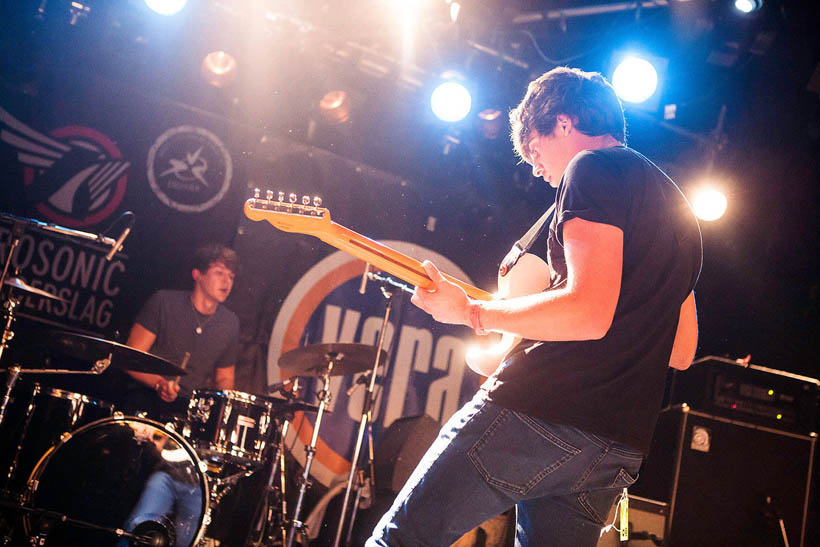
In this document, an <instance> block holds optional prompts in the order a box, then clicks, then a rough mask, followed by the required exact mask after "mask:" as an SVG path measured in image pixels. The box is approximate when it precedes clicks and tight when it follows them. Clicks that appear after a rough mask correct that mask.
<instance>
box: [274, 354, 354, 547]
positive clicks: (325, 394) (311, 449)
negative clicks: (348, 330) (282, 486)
mask: <svg viewBox="0 0 820 547" xmlns="http://www.w3.org/2000/svg"><path fill="white" fill-rule="evenodd" d="M308 347H310V346H308ZM299 349H301V348H299ZM334 349H336V350H338V349H341V348H334ZM288 355H295V354H294V352H293V351H291V352H288V353H286V354H285V355H283V356H282V358H284V357H287V356H288ZM282 358H280V361H279V366H280V367H281V368H283V369H285V370H287V369H286V367H283V366H282ZM344 358H345V354H344V353H343V352H341V351H334V350H333V349H330V350H328V351H326V352H325V353H324V354H323V359H324V361H326V363H327V364H325V363H322V369H323V371H322V374H321V375H320V376H319V379H320V380H321V382H322V389H321V390H319V392H317V393H316V398H317V399H318V400H319V411H318V412H317V414H316V424H315V425H314V427H313V436H312V437H311V439H310V444H309V445H308V446H306V447H305V454H306V455H305V469H304V473H302V477H301V480H300V481H299V495H298V497H297V498H296V508H295V509H294V511H293V518H292V519H291V521H290V531H289V533H288V542H287V547H293V541H294V539H296V534H297V533H300V534H304V533H305V524H304V523H303V522H302V521H300V520H299V517H300V515H301V512H302V503H303V501H304V498H305V493H306V492H307V489H308V487H309V486H310V485H311V481H310V468H311V466H312V465H313V457H314V456H315V455H316V441H317V440H318V439H319V427H321V425H322V416H323V415H324V412H325V407H326V406H327V405H328V404H330V400H331V395H330V392H329V391H328V390H327V387H328V384H329V383H330V375H331V373H333V367H334V366H335V365H336V364H337V363H338V362H343V360H344ZM292 361H298V362H299V363H300V365H302V364H304V360H301V359H295V358H294V359H292ZM289 362H291V361H288V360H287V359H286V360H285V363H289ZM314 363H315V361H314ZM302 368H304V369H305V370H304V371H303V372H307V371H311V372H317V371H318V368H319V367H317V366H315V365H314V364H311V365H310V366H307V367H302Z"/></svg>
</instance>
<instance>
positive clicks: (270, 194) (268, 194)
mask: <svg viewBox="0 0 820 547" xmlns="http://www.w3.org/2000/svg"><path fill="white" fill-rule="evenodd" d="M265 198H266V199H267V200H268V201H273V190H268V191H266V192H265Z"/></svg>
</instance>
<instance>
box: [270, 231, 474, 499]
mask: <svg viewBox="0 0 820 547" xmlns="http://www.w3.org/2000/svg"><path fill="white" fill-rule="evenodd" d="M385 243H386V244H387V245H389V246H390V247H392V248H394V249H396V250H399V251H401V252H404V253H405V254H408V255H410V256H418V255H424V256H425V257H427V258H431V259H432V260H434V261H435V262H436V263H437V264H438V265H439V266H440V267H442V268H443V269H444V270H445V271H447V272H451V273H453V274H454V275H455V276H456V277H458V278H460V279H464V280H465V281H468V282H469V279H468V278H467V277H466V275H465V274H464V272H462V271H461V269H460V268H458V266H456V265H455V264H453V263H452V262H451V261H450V260H448V259H446V258H445V257H443V256H441V255H439V254H437V253H435V252H433V251H430V250H428V249H425V248H423V247H419V246H416V245H412V244H409V243H406V242H402V241H388V242H385ZM363 271H364V263H363V262H362V261H360V260H358V259H356V258H354V257H351V256H350V255H347V254H345V253H342V252H341V251H339V252H336V253H333V254H331V255H329V256H327V257H325V258H324V259H322V260H321V261H319V262H318V263H317V264H316V265H314V266H313V267H312V268H310V269H309V270H308V271H307V272H306V273H305V274H304V275H303V276H302V277H301V279H300V280H299V281H298V282H297V283H296V284H295V285H294V287H293V289H291V291H290V293H289V294H288V296H287V297H286V298H285V300H284V302H283V303H282V307H281V308H280V310H279V313H278V314H277V316H276V320H275V322H274V325H273V328H272V330H271V337H270V343H269V346H268V383H275V382H278V381H280V380H282V379H284V378H285V377H287V376H289V375H288V374H287V373H285V372H284V371H282V370H280V369H279V367H278V365H277V363H278V361H279V357H280V356H281V355H282V354H284V353H287V352H288V351H290V350H292V349H295V348H297V347H299V346H300V345H301V343H302V342H303V341H304V340H305V338H308V339H309V340H310V341H311V342H321V341H333V342H336V341H339V342H354V341H355V342H359V343H364V344H367V345H376V344H377V340H378V337H379V332H380V330H381V328H382V320H383V315H384V306H385V299H384V297H383V296H382V295H381V293H380V291H379V289H377V288H376V287H375V286H372V285H371V284H370V283H372V282H369V284H368V286H367V294H366V295H365V296H362V295H360V294H358V287H359V283H360V281H359V280H360V279H361V276H362V273H363ZM403 307H404V308H405V310H406V311H405V313H403V314H402V315H403V316H404V320H403V321H402V324H401V325H400V328H396V325H395V324H394V322H395V321H396V317H392V318H391V324H390V325H388V327H387V329H386V340H385V348H388V347H390V341H391V340H392V339H393V338H394V337H395V338H396V343H395V344H394V349H395V352H394V353H393V354H392V355H391V356H390V360H389V363H386V364H385V365H384V368H382V367H380V372H379V376H384V378H383V380H382V381H381V383H382V386H381V388H380V389H379V390H378V395H379V396H378V398H377V400H376V402H375V407H374V408H375V410H374V415H373V420H374V424H373V425H374V426H375V434H376V435H379V434H381V433H382V431H383V430H384V428H386V427H387V426H389V425H390V423H392V421H394V420H395V419H397V418H400V417H404V416H406V415H418V414H428V415H430V416H432V417H433V418H434V419H436V420H438V421H441V422H443V421H444V420H446V419H447V418H449V416H450V415H452V414H453V413H454V412H455V411H456V410H457V409H458V407H459V405H461V404H462V403H463V402H464V401H465V400H466V399H467V398H468V397H469V396H470V395H472V392H473V391H474V390H475V388H477V387H478V384H479V377H478V376H477V375H474V374H472V373H470V372H469V371H468V370H467V367H466V365H465V363H464V353H465V352H466V345H467V340H466V339H464V338H465V331H464V329H462V328H459V327H454V326H451V325H440V324H437V323H435V322H434V321H433V320H432V318H429V316H427V315H426V314H424V313H423V312H422V311H421V310H417V309H416V308H415V307H413V306H412V304H410V302H409V298H407V302H405V303H404V304H403ZM306 380H307V383H306V382H305V380H302V381H301V382H302V384H303V385H302V386H301V389H302V391H300V397H312V396H313V394H315V392H316V391H317V390H319V389H321V383H320V382H319V381H318V380H317V379H306ZM356 385H358V384H357V382H356V380H355V379H354V377H352V376H347V377H346V376H331V381H330V384H329V386H327V389H328V391H329V393H330V395H331V401H330V405H331V406H330V408H329V410H330V414H325V416H324V418H323V420H322V422H321V426H320V428H319V434H318V436H317V442H316V453H315V459H314V460H313V462H312V467H311V474H312V475H313V476H314V478H316V479H317V480H319V481H320V482H321V483H322V484H324V485H325V486H329V485H330V484H331V483H333V481H334V480H337V479H338V477H339V476H340V475H346V474H347V473H348V471H349V469H350V460H351V456H352V454H353V452H354V447H355V441H356V430H357V427H358V422H360V421H361V414H360V413H361V411H362V404H363V399H364V392H365V388H364V387H363V386H362V387H359V388H356V387H355V386H356ZM311 403H314V404H318V400H315V399H312V400H311ZM315 418H316V413H315V412H314V413H301V412H300V413H296V416H295V417H294V420H293V424H292V427H291V428H289V430H288V434H287V446H288V448H289V449H290V450H291V452H292V454H293V455H294V457H295V458H296V459H297V461H300V462H304V461H305V457H306V453H305V450H304V446H305V445H307V444H309V443H310V442H311V438H312V435H313V430H314V427H315Z"/></svg>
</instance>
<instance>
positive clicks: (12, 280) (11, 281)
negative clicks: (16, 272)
mask: <svg viewBox="0 0 820 547" xmlns="http://www.w3.org/2000/svg"><path fill="white" fill-rule="evenodd" d="M3 285H8V286H9V287H12V288H15V289H19V290H21V291H23V292H27V293H31V294H36V295H38V296H44V297H45V298H51V299H53V300H59V301H60V302H66V299H65V298H60V297H59V296H57V295H56V294H51V293H50V292H46V291H44V290H43V289H38V288H37V287H32V286H31V285H29V284H28V283H26V282H25V281H23V280H22V279H20V278H19V277H7V278H6V279H5V280H3Z"/></svg>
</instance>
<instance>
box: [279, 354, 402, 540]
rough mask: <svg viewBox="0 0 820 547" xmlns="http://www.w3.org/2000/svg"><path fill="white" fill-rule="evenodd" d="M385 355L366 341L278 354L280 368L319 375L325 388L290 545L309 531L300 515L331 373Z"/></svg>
mask: <svg viewBox="0 0 820 547" xmlns="http://www.w3.org/2000/svg"><path fill="white" fill-rule="evenodd" d="M386 357H387V354H386V353H385V352H384V350H381V349H377V348H376V347H374V346H368V345H366V344H353V343H324V344H312V345H310V346H303V347H300V348H296V349H293V350H291V351H289V352H287V353H285V354H283V355H282V356H281V357H280V358H279V363H278V364H279V368H280V369H282V370H284V371H286V372H289V373H291V374H296V375H299V376H316V377H318V378H319V380H320V381H321V382H322V389H321V390H320V391H319V392H318V393H316V398H317V399H318V400H319V408H318V411H317V414H316V423H315V424H314V427H313V436H312V437H311V440H310V444H309V445H308V446H306V447H305V468H304V472H303V473H302V477H301V478H300V481H299V495H298V497H297V499H296V508H295V509H294V513H293V517H292V519H291V526H290V531H289V533H288V541H287V547H292V546H293V542H294V540H295V538H296V534H297V533H299V534H305V533H306V531H305V524H304V523H303V522H302V521H300V520H299V517H300V515H301V510H302V502H303V500H304V496H305V493H306V492H307V489H308V488H309V487H310V485H311V481H310V469H311V466H312V464H313V459H314V457H315V455H316V442H317V440H318V437H319V428H320V427H321V423H322V416H323V415H324V412H325V408H326V407H327V406H328V405H329V404H330V400H331V394H330V392H329V391H328V390H327V386H328V384H329V381H330V376H349V375H353V374H356V373H357V372H362V371H364V370H367V369H369V368H370V364H371V363H373V362H376V363H379V362H382V361H383V360H385V359H386Z"/></svg>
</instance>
